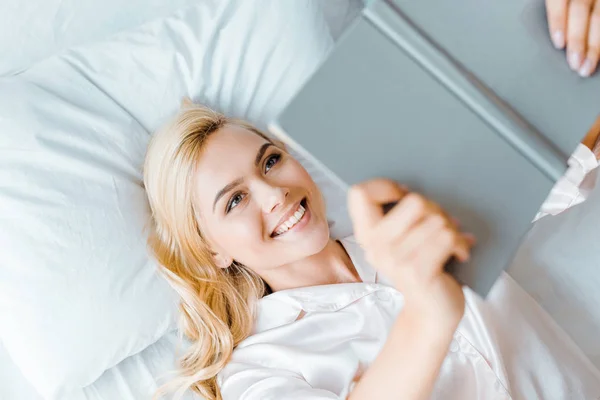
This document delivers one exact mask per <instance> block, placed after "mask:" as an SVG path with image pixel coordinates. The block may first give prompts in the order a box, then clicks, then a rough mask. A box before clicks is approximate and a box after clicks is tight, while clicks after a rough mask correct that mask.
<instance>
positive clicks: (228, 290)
mask: <svg viewBox="0 0 600 400" xmlns="http://www.w3.org/2000/svg"><path fill="white" fill-rule="evenodd" d="M228 124H229V125H237V126H241V127H244V128H246V129H248V130H250V131H253V132H255V133H256V134H257V135H260V136H262V137H263V138H265V139H267V140H269V141H271V140H270V139H269V138H268V137H267V136H266V135H265V134H263V133H262V132H260V131H259V130H257V129H256V128H254V127H253V126H252V125H250V124H249V123H247V122H244V121H241V120H234V119H228V118H226V117H225V116H224V115H222V114H219V113H217V112H215V111H213V110H211V109H209V108H206V107H202V106H198V105H193V104H191V102H189V101H184V106H183V108H182V110H181V112H180V113H179V114H178V115H177V116H176V118H175V119H174V120H173V121H172V122H171V123H170V124H168V125H167V126H165V127H164V128H162V129H161V130H159V131H158V132H157V133H156V134H155V135H154V136H153V138H152V140H151V141H150V144H149V146H148V151H147V154H146V160H145V163H144V185H145V187H146V192H147V194H148V199H149V202H150V208H151V210H152V221H151V229H150V235H149V239H148V243H149V246H150V248H151V250H152V253H153V254H154V256H155V257H156V258H157V260H158V262H159V264H160V266H161V267H160V269H161V272H162V273H163V275H164V276H165V277H166V279H167V280H168V281H169V283H170V284H171V286H172V287H173V288H174V289H175V290H176V291H177V293H178V294H179V296H180V297H181V304H180V310H181V314H180V320H179V325H180V330H181V332H182V333H183V334H184V335H185V336H187V337H188V338H189V339H190V341H191V342H192V345H191V347H190V348H189V350H188V351H187V352H186V353H185V354H184V356H183V357H182V358H181V360H180V370H179V371H178V376H177V378H175V379H174V380H173V381H172V382H170V383H169V384H167V385H165V386H163V387H161V388H160V389H159V390H158V392H157V394H156V396H155V398H157V397H160V396H162V395H164V394H165V392H167V391H171V390H175V389H176V393H175V397H176V398H179V397H180V396H181V395H183V394H184V392H185V391H187V390H192V391H194V392H196V393H198V394H200V395H202V396H204V397H205V398H206V399H207V400H217V399H221V394H220V391H219V388H218V385H217V381H216V377H217V374H218V373H219V371H221V369H223V367H224V366H225V365H226V363H227V361H228V360H229V357H230V356H231V353H232V352H233V349H234V348H235V346H237V344H238V343H240V342H241V341H242V340H244V339H245V338H247V337H248V336H249V335H250V332H251V329H252V326H253V323H254V316H255V312H254V310H255V305H256V303H257V301H258V299H259V298H260V297H262V296H263V295H264V294H265V291H266V285H265V283H264V282H263V280H262V279H261V278H260V277H259V276H258V275H256V274H255V273H254V272H252V271H251V270H249V269H247V268H245V267H244V266H243V265H240V264H239V263H236V262H234V263H233V264H232V265H231V266H230V267H229V268H226V269H222V268H219V267H218V266H217V265H216V264H215V262H214V259H213V254H214V253H212V251H211V249H210V247H209V245H208V243H207V242H206V240H205V239H204V237H203V235H202V230H201V227H200V226H199V224H198V221H199V219H198V210H197V209H196V206H195V202H194V176H195V167H196V165H197V163H198V160H199V158H200V157H201V156H202V150H203V148H204V145H205V144H206V141H207V139H208V138H209V137H210V136H211V135H212V134H213V133H215V132H217V131H218V130H219V129H221V128H222V127H224V126H225V125H228Z"/></svg>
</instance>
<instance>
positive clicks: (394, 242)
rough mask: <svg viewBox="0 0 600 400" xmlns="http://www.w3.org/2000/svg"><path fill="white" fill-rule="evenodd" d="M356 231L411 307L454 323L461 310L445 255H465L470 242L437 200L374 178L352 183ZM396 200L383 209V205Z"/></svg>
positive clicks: (462, 258) (461, 298)
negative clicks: (384, 212)
mask: <svg viewBox="0 0 600 400" xmlns="http://www.w3.org/2000/svg"><path fill="white" fill-rule="evenodd" d="M348 202H349V211H350V215H351V217H352V221H353V225H354V234H355V237H356V239H357V241H358V242H359V243H360V245H361V246H362V247H363V250H364V251H365V253H366V258H367V260H368V261H369V262H370V263H371V264H372V265H373V267H374V268H376V269H377V270H378V271H380V272H381V273H383V274H384V275H385V276H387V277H389V278H390V279H391V280H392V282H394V284H395V286H396V288H397V289H398V290H399V291H400V292H402V294H403V295H404V299H405V310H410V311H409V312H412V311H415V310H416V312H425V313H430V312H433V313H434V314H435V323H436V324H441V323H443V322H444V321H447V322H448V323H449V324H458V322H459V321H460V319H461V317H462V315H463V313H464V295H463V292H462V289H461V287H460V285H459V284H458V283H457V282H456V280H454V278H452V277H451V276H450V275H449V274H447V273H446V272H444V265H445V263H446V262H447V260H448V259H449V258H450V257H452V256H454V257H456V258H457V259H458V260H460V261H466V260H467V259H468V258H469V252H470V247H471V244H472V242H473V240H472V238H470V237H469V235H465V234H462V233H460V232H459V231H458V230H457V226H456V224H455V223H454V222H453V221H452V220H451V219H450V218H449V217H448V216H447V215H446V214H445V213H444V212H443V211H442V210H441V208H440V207H439V206H438V205H436V204H435V203H433V202H431V201H429V200H426V199H425V198H424V197H422V196H420V195H418V194H415V193H407V191H406V190H404V189H402V188H401V187H400V186H399V185H397V184H396V183H394V182H392V181H389V180H385V179H375V180H371V181H368V182H365V183H363V184H360V185H357V186H354V187H352V188H351V190H350V192H349V195H348ZM389 202H398V204H397V205H396V206H395V207H394V208H392V210H391V211H389V213H387V214H385V215H384V214H383V209H382V204H384V203H389Z"/></svg>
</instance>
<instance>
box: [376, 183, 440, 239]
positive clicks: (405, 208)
mask: <svg viewBox="0 0 600 400" xmlns="http://www.w3.org/2000/svg"><path fill="white" fill-rule="evenodd" d="M429 214H431V211H429V202H428V201H427V199H425V198H424V197H423V196H421V195H419V194H417V193H409V194H407V195H406V196H404V198H403V199H402V200H401V201H400V202H399V203H398V204H396V205H395V206H394V208H392V209H391V210H390V211H389V212H388V213H387V214H386V216H385V218H383V219H382V220H381V222H380V223H379V225H378V226H377V227H376V228H375V232H374V233H373V234H374V236H376V237H380V238H387V239H389V240H394V239H395V238H398V237H401V236H403V235H405V234H406V232H407V231H408V230H409V229H410V228H411V227H413V226H414V225H416V224H417V223H419V222H420V221H421V220H422V219H423V218H424V217H426V216H427V215H429Z"/></svg>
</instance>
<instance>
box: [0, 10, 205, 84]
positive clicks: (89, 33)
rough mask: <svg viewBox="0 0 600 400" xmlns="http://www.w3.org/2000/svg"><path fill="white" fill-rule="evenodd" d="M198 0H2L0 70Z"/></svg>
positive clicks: (17, 69) (11, 70) (16, 69)
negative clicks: (0, 55)
mask: <svg viewBox="0 0 600 400" xmlns="http://www.w3.org/2000/svg"><path fill="white" fill-rule="evenodd" d="M195 2H197V0H127V1H122V0H27V1H11V0H8V1H6V0H5V1H0V54H2V57H0V76H4V75H11V74H16V73H18V72H20V71H23V70H25V69H27V68H29V67H30V66H32V65H34V64H35V63H36V62H39V61H41V60H43V59H45V58H47V57H49V56H52V55H54V54H56V53H58V52H60V51H62V50H64V49H67V48H69V47H71V46H74V45H82V44H86V43H90V42H93V41H95V40H99V39H104V38H106V37H107V36H108V35H112V34H114V33H117V32H119V31H122V30H124V29H130V28H135V27H137V26H139V25H140V24H142V23H144V22H147V21H150V20H153V19H155V18H158V17H161V16H166V15H169V14H171V13H173V12H175V11H176V10H178V9H180V8H182V7H185V6H189V5H192V4H193V3H195Z"/></svg>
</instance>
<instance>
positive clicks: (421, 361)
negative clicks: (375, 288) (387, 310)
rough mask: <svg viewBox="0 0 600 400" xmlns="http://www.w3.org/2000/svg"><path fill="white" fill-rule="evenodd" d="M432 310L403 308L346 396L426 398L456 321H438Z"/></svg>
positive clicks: (356, 398) (381, 399)
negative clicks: (377, 350) (369, 362)
mask: <svg viewBox="0 0 600 400" xmlns="http://www.w3.org/2000/svg"><path fill="white" fill-rule="evenodd" d="M446 318H447V316H441V318H439V319H437V318H435V317H434V314H432V313H427V312H426V311H425V310H419V309H418V308H416V307H415V308H412V309H408V308H405V309H404V310H403V311H402V313H401V314H400V315H399V316H398V318H397V320H396V323H395V324H394V326H393V327H392V330H391V331H390V335H389V337H388V340H387V342H386V343H385V345H384V347H383V349H382V350H381V353H379V356H378V357H377V358H376V359H375V361H374V362H373V364H371V367H370V368H369V369H368V370H367V371H366V372H365V374H364V375H363V377H362V378H361V379H360V380H359V381H358V383H357V384H356V386H355V387H354V389H353V390H352V392H351V393H350V396H349V397H348V399H349V400H363V399H365V400H367V399H378V400H385V399H403V400H421V399H422V400H425V399H428V398H429V397H430V396H431V391H432V389H433V386H434V383H435V381H436V379H437V376H438V374H439V370H440V367H441V365H442V362H443V361H444V358H445V357H446V353H447V352H448V347H449V346H450V341H451V340H452V335H453V333H454V331H455V329H456V327H457V325H458V319H457V320H456V321H455V323H450V324H448V323H440V321H443V320H444V319H446Z"/></svg>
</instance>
